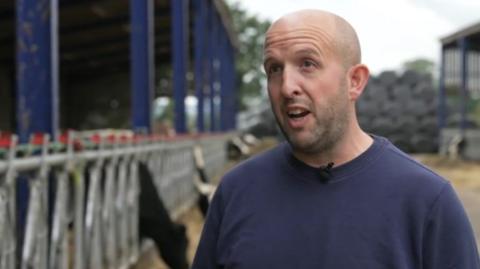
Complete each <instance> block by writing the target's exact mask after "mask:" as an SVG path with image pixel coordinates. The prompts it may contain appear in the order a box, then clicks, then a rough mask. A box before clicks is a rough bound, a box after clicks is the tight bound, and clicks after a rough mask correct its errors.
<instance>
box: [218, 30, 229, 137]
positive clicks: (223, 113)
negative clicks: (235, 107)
mask: <svg viewBox="0 0 480 269" xmlns="http://www.w3.org/2000/svg"><path fill="white" fill-rule="evenodd" d="M220 30H221V31H220V46H221V48H220V61H221V67H222V68H221V69H220V80H221V83H222V84H221V86H222V87H221V88H220V130H221V131H226V130H228V127H227V125H228V119H227V117H228V103H227V100H228V93H229V91H230V88H229V87H228V77H227V71H228V70H227V68H228V63H227V61H228V59H227V52H226V49H227V42H228V39H227V35H226V32H225V27H224V26H222V27H220Z"/></svg>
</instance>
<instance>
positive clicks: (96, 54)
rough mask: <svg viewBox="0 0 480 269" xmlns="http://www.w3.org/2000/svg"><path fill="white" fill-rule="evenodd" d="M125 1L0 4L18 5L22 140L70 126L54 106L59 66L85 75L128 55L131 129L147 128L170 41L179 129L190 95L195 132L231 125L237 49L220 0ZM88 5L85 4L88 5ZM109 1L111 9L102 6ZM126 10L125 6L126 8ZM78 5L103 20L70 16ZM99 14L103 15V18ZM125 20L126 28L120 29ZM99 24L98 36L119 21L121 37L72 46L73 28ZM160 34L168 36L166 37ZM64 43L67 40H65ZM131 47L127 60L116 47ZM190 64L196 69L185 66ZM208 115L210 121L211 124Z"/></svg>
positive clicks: (26, 0)
mask: <svg viewBox="0 0 480 269" xmlns="http://www.w3.org/2000/svg"><path fill="white" fill-rule="evenodd" d="M122 3H123V2H122ZM122 3H120V2H118V1H113V0H101V1H89V0H87V1H80V0H69V1H67V0H64V1H62V0H39V1H34V0H16V1H15V2H14V4H13V5H14V6H13V7H8V5H11V4H2V5H1V6H0V9H1V8H2V7H8V8H9V10H10V9H12V10H13V9H14V7H16V10H17V12H16V23H15V24H16V27H14V28H16V29H17V32H16V43H17V45H16V48H17V57H16V59H14V60H13V65H11V66H16V81H17V90H16V97H15V98H14V99H15V102H16V105H15V107H16V113H15V114H16V117H15V120H16V124H15V125H16V126H17V127H16V129H17V131H16V133H18V135H19V137H20V141H22V142H26V141H27V139H28V137H29V136H30V135H31V134H32V133H35V132H41V133H45V132H46V133H49V134H50V135H51V136H52V137H55V136H56V135H57V132H58V130H59V128H60V127H61V128H63V129H67V128H70V126H62V125H64V124H65V121H60V119H59V115H60V114H61V113H60V111H59V109H60V108H59V107H60V106H59V104H60V102H61V101H62V100H60V99H59V98H60V97H64V96H65V95H64V94H61V93H62V91H63V90H64V89H59V88H60V87H59V81H60V79H61V78H60V70H59V67H60V66H61V67H62V70H66V71H62V72H63V74H67V75H65V76H68V74H82V73H84V72H88V70H95V71H90V73H92V72H94V73H95V72H96V73H98V74H101V72H102V70H104V69H105V70H106V69H108V68H111V69H112V70H117V69H118V68H119V66H123V62H124V61H127V65H126V70H130V86H131V100H132V102H131V113H130V116H131V127H132V129H134V130H137V129H142V130H144V131H146V132H151V131H152V104H153V98H154V92H155V89H156V85H155V84H157V83H156V80H155V77H154V74H155V71H156V70H158V68H159V67H157V66H156V65H155V62H157V63H159V62H160V61H161V60H162V58H159V57H160V56H159V55H160V54H159V53H163V51H165V49H164V48H163V47H159V46H169V47H170V48H169V52H170V55H169V56H171V57H170V60H171V67H172V83H171V84H172V85H173V88H172V90H171V93H170V94H171V96H173V97H174V103H175V118H174V120H175V123H174V126H175V129H176V132H177V133H180V134H182V133H186V132H187V123H186V120H187V119H186V112H185V103H184V102H185V97H186V96H187V95H188V94H191V93H193V94H194V95H195V96H196V97H197V99H198V101H199V102H198V104H199V105H198V109H197V112H198V119H197V124H196V125H197V126H196V129H197V131H198V132H202V131H209V132H218V131H220V132H221V131H229V130H232V129H234V128H235V125H234V123H235V113H236V111H235V108H236V105H235V101H236V90H235V86H236V83H235V68H234V65H235V60H234V58H235V57H234V54H235V48H236V47H237V46H236V43H237V40H236V36H235V34H234V33H233V30H232V26H231V22H230V18H229V15H228V11H227V10H228V9H227V8H226V6H225V4H224V3H223V1H221V0H180V1H179V0H141V1H134V0H130V1H129V4H128V3H123V4H122ZM89 5H91V7H90V9H88V8H86V7H88V6H89ZM122 5H127V7H123V6H122ZM157 5H161V8H160V9H157V7H156V6H157ZM109 7H110V8H114V9H115V10H112V11H110V10H107V8H109ZM125 9H127V10H128V11H129V12H127V13H126V14H123V13H122V12H124V10H125ZM64 10H65V12H68V14H71V16H69V17H67V18H68V19H69V20H68V23H69V24H72V26H69V27H68V28H66V27H65V26H63V25H62V24H61V23H62V22H63V21H67V20H66V19H64V20H63V21H62V20H60V24H59V17H62V18H64V17H65V16H66V15H65V14H63V13H62V11H64ZM75 10H78V12H81V13H82V14H83V13H85V14H87V12H92V10H93V13H94V14H97V15H96V16H98V17H99V18H100V19H99V18H96V19H92V18H88V19H87V20H85V22H83V20H82V21H75V20H76V19H75V16H74V15H75ZM1 12H2V11H1V10H0V13H1ZM6 12H8V11H6ZM115 12H117V13H115ZM168 15H169V16H168ZM160 16H165V18H170V23H169V25H170V29H159V27H161V26H159V25H160V22H158V20H160V18H163V17H160ZM102 17H106V19H105V20H102V19H101V18H102ZM129 17H130V18H129ZM70 18H71V19H70ZM80 19H84V18H81V17H79V18H78V20H80ZM0 23H2V21H0ZM162 23H163V22H162ZM122 24H123V27H124V29H127V30H121V29H123V28H121V27H122ZM117 25H118V26H117ZM127 25H128V28H127ZM190 26H193V27H190ZM96 27H97V28H98V34H97V35H101V34H104V35H106V33H108V30H109V29H110V28H112V29H113V27H116V28H115V29H116V30H115V31H119V33H118V34H117V35H116V36H118V37H116V36H112V37H109V38H106V37H105V38H103V37H102V36H99V37H100V38H101V40H98V41H97V42H98V43H95V40H93V41H90V43H88V44H87V43H85V42H83V43H85V44H81V45H77V46H74V45H72V44H73V43H72V42H74V39H73V36H72V35H71V34H72V33H76V32H78V33H79V34H81V35H82V36H86V35H87V32H86V31H87V30H89V31H91V32H92V34H94V33H96V32H95V31H96ZM117 28H118V29H117ZM191 28H192V29H191ZM125 31H126V32H127V34H128V36H129V38H128V39H125V38H124V37H123V35H122V37H120V33H122V34H124V32H125ZM159 33H163V35H159ZM165 35H168V38H164V36H165ZM64 37H65V38H64ZM190 37H192V38H190ZM100 38H99V39H100ZM62 40H63V41H62ZM67 41H68V42H69V43H68V44H64V43H62V42H67ZM166 41H167V42H166ZM2 42H8V39H1V38H0V46H1V45H2ZM70 43H72V44H70ZM76 43H78V42H76ZM166 43H167V44H166ZM128 44H129V45H128ZM60 45H61V46H62V50H60ZM128 47H129V48H130V60H128V57H127V56H128V54H125V53H124V52H123V51H121V49H123V48H128ZM82 50H85V53H84V52H83V51H82ZM157 50H158V51H157ZM89 55H91V56H89ZM162 55H163V54H162ZM192 56H193V57H192ZM2 57H3V56H2V55H0V64H1V63H2V62H3V63H5V62H8V61H9V60H10V59H9V58H6V59H3V58H2ZM5 57H7V56H5ZM162 57H164V56H162ZM128 63H129V64H128ZM190 63H192V67H193V66H194V68H190ZM162 64H165V63H162ZM103 66H105V68H103ZM82 68H83V69H82ZM191 69H192V73H193V76H192V75H191V74H190V72H191V71H190V70H191ZM90 75H91V74H90ZM77 76H79V75H77ZM189 77H193V78H194V85H193V89H190V86H191V85H190V84H192V83H191V81H190V80H189ZM77 79H78V78H77ZM80 79H81V78H80ZM87 79H88V78H87ZM62 85H63V84H62ZM207 99H208V108H209V109H205V108H206V107H205V105H204V100H207ZM207 112H209V113H208V115H207V114H206V113H207ZM62 117H63V113H62ZM206 117H208V119H209V124H208V128H206V124H205V123H206V122H205V118H206Z"/></svg>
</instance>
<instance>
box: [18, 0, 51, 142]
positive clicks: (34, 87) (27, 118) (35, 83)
mask: <svg viewBox="0 0 480 269" xmlns="http://www.w3.org/2000/svg"><path fill="white" fill-rule="evenodd" d="M57 1H58V0H18V1H17V5H16V7H17V8H16V9H17V19H16V31H17V37H16V38H17V41H16V42H17V64H16V68H17V87H18V89H17V132H18V134H19V138H20V141H21V142H26V141H27V140H28V138H29V136H30V134H31V133H33V132H44V133H49V134H50V135H51V136H52V137H55V135H56V131H57V129H58V31H57V29H58V25H57V21H58V3H57Z"/></svg>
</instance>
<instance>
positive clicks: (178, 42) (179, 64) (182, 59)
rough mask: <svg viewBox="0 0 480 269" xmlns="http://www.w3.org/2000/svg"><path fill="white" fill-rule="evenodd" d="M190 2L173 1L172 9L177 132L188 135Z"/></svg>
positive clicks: (171, 2) (182, 0) (171, 3)
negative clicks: (188, 20)
mask: <svg viewBox="0 0 480 269" xmlns="http://www.w3.org/2000/svg"><path fill="white" fill-rule="evenodd" d="M187 4H188V1H187V0H171V1H170V5H171V7H172V23H171V25H172V28H171V29H172V35H173V36H172V37H173V38H172V44H171V48H172V65H173V97H174V99H175V130H176V131H177V133H180V134H182V133H186V132H187V128H186V127H187V126H186V121H185V95H186V89H185V88H186V86H187V84H186V70H187V57H188V46H187V43H188V35H187V33H188V30H187V27H188V23H187V18H188V6H187Z"/></svg>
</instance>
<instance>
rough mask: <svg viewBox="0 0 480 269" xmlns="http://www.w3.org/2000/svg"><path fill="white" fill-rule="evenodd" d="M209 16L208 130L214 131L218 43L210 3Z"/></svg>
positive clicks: (215, 16) (215, 125) (214, 11)
mask: <svg viewBox="0 0 480 269" xmlns="http://www.w3.org/2000/svg"><path fill="white" fill-rule="evenodd" d="M211 9H212V10H211V16H210V23H211V28H210V31H211V36H210V50H211V51H210V55H209V56H210V57H211V58H210V131H212V132H214V131H216V129H217V122H216V109H215V98H216V95H217V94H216V87H217V83H218V80H217V78H218V77H217V72H216V69H217V67H216V65H218V62H217V55H216V52H217V45H218V44H217V43H218V38H217V37H218V16H217V12H216V10H215V7H214V6H213V5H212V7H211Z"/></svg>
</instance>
